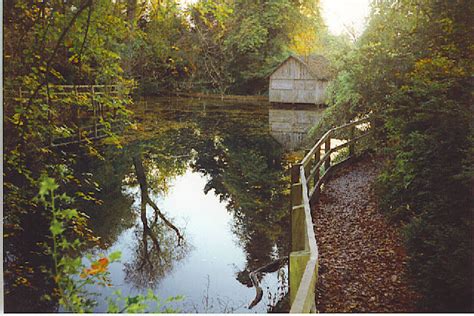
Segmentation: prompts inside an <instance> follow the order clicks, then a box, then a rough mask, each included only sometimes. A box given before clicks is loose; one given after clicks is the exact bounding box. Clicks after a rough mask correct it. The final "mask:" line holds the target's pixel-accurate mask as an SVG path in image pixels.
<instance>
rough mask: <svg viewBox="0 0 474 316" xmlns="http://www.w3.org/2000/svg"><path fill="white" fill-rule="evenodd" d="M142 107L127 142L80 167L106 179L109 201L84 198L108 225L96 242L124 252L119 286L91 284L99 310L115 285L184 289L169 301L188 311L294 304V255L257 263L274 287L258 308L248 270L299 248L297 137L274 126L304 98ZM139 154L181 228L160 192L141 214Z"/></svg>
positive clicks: (164, 102) (267, 285)
mask: <svg viewBox="0 0 474 316" xmlns="http://www.w3.org/2000/svg"><path fill="white" fill-rule="evenodd" d="M134 110H135V112H136V116H137V118H138V124H136V125H135V126H134V129H135V131H133V132H132V133H129V134H128V135H127V137H126V139H127V141H126V142H125V144H124V145H123V148H117V147H115V146H109V147H107V148H106V149H105V151H104V155H103V159H92V158H91V157H89V156H87V157H80V158H79V159H78V162H77V165H76V168H75V169H76V170H78V171H79V173H80V174H81V175H83V176H84V175H86V176H87V177H88V182H89V183H96V184H97V187H98V188H100V189H96V194H95V195H96V198H97V199H99V200H100V201H101V203H93V202H90V203H84V204H83V205H80V208H81V209H82V210H83V211H84V212H86V213H87V215H88V216H89V217H90V219H89V226H90V228H91V229H92V231H93V232H94V234H95V235H97V236H98V237H100V243H99V245H98V246H97V247H95V248H93V249H89V250H88V252H91V251H92V252H94V253H95V254H97V255H98V254H107V253H111V252H113V251H117V250H119V251H121V253H122V257H121V260H120V262H116V263H113V264H112V265H111V266H110V272H111V281H112V282H111V283H112V284H113V286H112V287H109V288H90V289H89V290H91V291H92V292H97V293H98V294H99V295H97V300H98V302H99V304H98V306H97V308H96V311H97V312H104V311H106V309H107V303H106V301H105V298H106V297H107V296H111V295H112V293H113V292H114V291H116V290H117V289H119V290H121V292H122V294H123V295H136V294H138V293H146V292H147V290H148V289H151V290H153V291H154V293H155V294H157V295H158V296H159V297H162V298H163V299H166V298H168V297H173V296H178V295H180V296H184V299H183V300H182V301H179V302H172V303H170V304H169V306H170V307H173V308H177V309H179V310H180V311H182V312H187V313H197V312H199V313H206V312H207V313H214V312H218V313H228V312H233V313H266V312H287V311H288V308H289V306H288V299H287V297H288V296H287V293H288V268H287V265H285V264H281V265H278V267H274V268H273V269H272V270H269V271H267V272H266V273H262V274H260V275H259V280H260V285H261V287H262V289H263V292H264V294H263V298H262V300H261V301H260V302H259V303H258V304H257V305H256V306H254V307H253V308H252V309H249V308H248V307H249V304H250V303H251V302H252V301H253V300H254V298H255V296H256V291H255V288H254V287H253V286H252V282H251V280H250V278H249V273H250V272H251V271H254V270H256V269H258V268H259V267H261V266H264V265H267V264H269V263H271V262H273V261H275V260H276V259H279V258H283V257H285V256H287V255H288V253H289V242H290V240H289V238H290V231H289V229H290V217H289V207H290V206H289V172H288V168H289V164H290V163H291V160H292V159H294V158H292V157H293V156H292V155H291V154H290V153H289V151H288V148H290V149H294V148H296V147H297V144H295V140H294V137H286V138H285V137H283V138H282V137H275V135H273V134H274V133H275V131H276V132H278V133H280V134H281V133H282V130H281V128H280V127H278V126H277V125H274V122H277V123H278V122H281V117H282V116H285V115H286V116H287V117H290V116H291V117H298V115H297V114H295V113H294V112H295V110H294V109H287V110H285V109H277V110H275V109H272V108H270V107H269V106H268V105H266V104H251V103H239V102H229V101H227V102H224V101H221V100H195V99H194V100H191V99H164V98H157V99H146V100H143V101H142V102H140V103H139V104H138V105H137V106H136V108H135V109H134ZM282 111H287V112H286V114H285V113H284V112H282ZM320 113H321V110H314V111H313V113H312V114H313V116H312V117H313V118H314V119H315V120H317V119H319V117H320V115H319V116H318V114H320ZM304 116H305V117H306V115H304ZM275 118H276V119H275ZM272 124H273V125H272ZM294 125H298V124H294ZM309 125H310V124H308V126H309ZM272 126H273V127H272ZM275 126H276V127H275ZM283 132H285V133H290V134H291V132H292V131H291V130H289V129H287V128H285V130H284V131H283ZM295 133H297V134H298V133H300V134H301V130H297V131H295ZM272 135H273V136H272ZM285 139H287V140H288V141H289V142H291V143H285ZM277 140H278V141H280V142H278V141H277ZM136 163H139V164H140V165H141V166H142V167H143V170H144V171H145V178H146V185H147V186H148V191H149V198H150V200H152V202H154V203H155V204H156V205H157V207H158V208H159V210H160V212H161V213H162V214H163V215H164V216H165V217H166V218H167V219H168V220H169V221H170V222H171V223H172V224H173V225H174V226H176V227H177V228H178V230H179V232H180V234H181V235H182V236H183V239H182V240H179V238H178V236H177V234H176V233H175V231H174V230H173V229H171V228H170V227H169V226H168V225H166V224H165V222H164V221H163V220H162V219H161V218H159V217H157V218H156V219H155V212H154V209H153V208H152V207H151V206H150V204H148V205H147V207H146V219H144V218H143V216H141V214H142V208H141V205H142V204H141V202H142V200H143V199H145V198H146V197H145V196H144V195H143V192H142V191H141V190H140V185H139V180H140V179H139V178H137V175H138V173H137V172H136V168H137V165H136ZM84 260H85V259H84ZM50 308H51V310H46V311H54V308H57V307H55V306H52V307H50Z"/></svg>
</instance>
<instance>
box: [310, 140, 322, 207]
mask: <svg viewBox="0 0 474 316" xmlns="http://www.w3.org/2000/svg"><path fill="white" fill-rule="evenodd" d="M320 159H321V146H318V147H317V148H316V151H315V153H314V165H317V164H318V162H319V160H320ZM320 171H321V167H318V168H317V170H316V172H315V174H314V186H316V185H317V183H318V181H319V174H320ZM313 194H314V195H313V196H314V197H317V198H319V185H318V187H317V188H316V189H315V191H314V193H313ZM310 198H313V197H310Z"/></svg>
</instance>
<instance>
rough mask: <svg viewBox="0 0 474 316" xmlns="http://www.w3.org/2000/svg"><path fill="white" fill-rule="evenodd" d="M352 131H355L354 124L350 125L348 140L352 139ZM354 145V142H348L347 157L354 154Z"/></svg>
mask: <svg viewBox="0 0 474 316" xmlns="http://www.w3.org/2000/svg"><path fill="white" fill-rule="evenodd" d="M354 132H355V126H352V127H351V130H350V133H349V141H351V140H353V139H354ZM354 146H355V143H351V144H349V157H352V156H353V155H354V152H355V151H354Z"/></svg>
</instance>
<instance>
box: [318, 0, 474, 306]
mask: <svg viewBox="0 0 474 316" xmlns="http://www.w3.org/2000/svg"><path fill="white" fill-rule="evenodd" d="M473 11H474V7H473V4H472V2H471V1H456V2H455V3H454V2H452V1H437V0H426V1H394V0H390V1H389V0H386V1H375V2H374V3H373V5H372V13H371V15H370V22H369V24H368V27H367V29H366V31H365V32H364V34H363V35H362V37H361V38H360V39H358V41H357V43H356V45H355V48H354V49H352V50H350V52H349V53H348V54H347V55H346V56H344V57H343V59H342V62H341V63H340V64H339V65H338V67H339V75H338V77H337V79H336V80H335V82H334V83H333V85H332V92H331V95H330V99H331V102H330V103H331V107H330V110H329V113H330V115H328V117H327V118H326V119H325V120H324V121H323V123H322V124H321V126H320V131H319V133H321V132H323V130H324V129H325V128H327V127H328V126H330V125H336V124H338V123H340V122H345V121H348V120H349V119H351V118H354V117H360V116H363V115H366V114H371V115H372V116H373V117H374V120H375V122H376V140H377V141H378V146H377V147H378V148H379V150H380V151H381V153H383V154H385V155H387V157H388V160H387V165H386V168H385V171H384V172H383V174H382V175H381V176H380V179H379V198H380V206H381V209H382V211H384V212H386V213H387V214H388V215H389V216H390V217H391V218H392V219H393V220H395V221H402V222H403V223H404V231H405V237H406V244H407V249H408V252H409V255H410V270H411V272H412V274H413V276H414V279H415V280H416V282H417V283H418V286H419V289H420V291H421V292H422V293H423V294H424V295H425V302H424V303H425V308H427V310H436V311H468V310H472V239H471V237H472V213H471V212H472V210H471V209H470V205H471V204H470V202H472V201H471V199H470V197H469V192H470V187H471V185H472V182H471V181H472V175H473V174H472V148H473V146H472V145H473V144H472V140H473V134H472V125H471V124H470V121H471V118H472V112H471V111H472V108H471V102H472V95H471V93H472V89H473V87H472V78H471V76H472V71H473V64H472V56H473V53H474V51H473V44H472V34H474V33H473V31H474V29H473V25H472V22H471V21H470V19H471V18H472V16H473V13H474V12H473Z"/></svg>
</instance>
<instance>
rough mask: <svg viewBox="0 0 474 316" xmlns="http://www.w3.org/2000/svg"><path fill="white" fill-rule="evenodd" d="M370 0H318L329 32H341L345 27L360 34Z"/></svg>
mask: <svg viewBox="0 0 474 316" xmlns="http://www.w3.org/2000/svg"><path fill="white" fill-rule="evenodd" d="M369 4H370V0H320V8H321V13H322V15H323V19H324V21H325V23H326V25H327V26H328V28H329V32H331V33H332V34H334V35H339V34H343V33H345V32H346V30H347V27H349V28H353V29H354V30H355V31H356V33H357V34H358V35H360V34H361V33H362V32H363V30H364V27H365V22H366V18H367V17H368V15H369V12H370V8H369Z"/></svg>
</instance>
